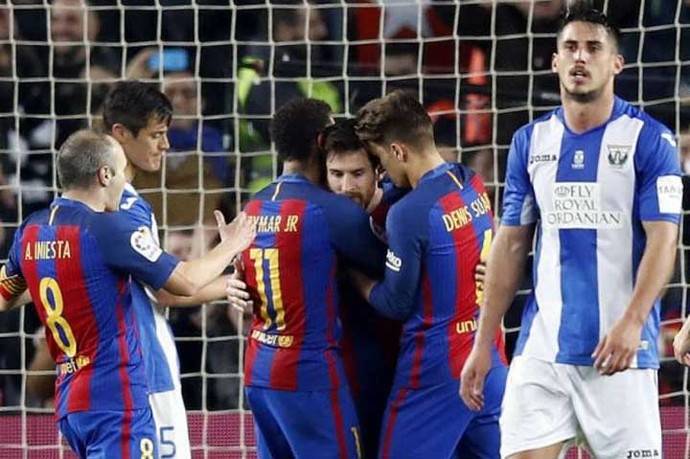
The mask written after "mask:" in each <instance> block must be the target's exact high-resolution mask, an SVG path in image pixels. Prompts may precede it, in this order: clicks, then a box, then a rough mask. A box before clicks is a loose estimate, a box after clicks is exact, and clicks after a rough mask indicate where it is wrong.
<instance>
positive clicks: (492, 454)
mask: <svg viewBox="0 0 690 459" xmlns="http://www.w3.org/2000/svg"><path fill="white" fill-rule="evenodd" d="M507 373H508V369H507V368H506V367H504V366H502V365H501V366H498V367H495V368H493V369H491V371H490V372H489V374H488V375H487V377H486V382H485V384H484V407H483V408H482V410H481V411H480V412H479V413H477V414H475V415H474V417H473V418H472V420H471V421H470V423H469V425H468V426H467V428H466V429H465V431H464V432H463V434H462V438H461V440H460V444H459V445H458V447H457V449H456V457H458V458H459V459H494V458H498V457H500V452H499V450H500V446H501V430H500V427H499V424H498V420H499V417H500V415H501V403H502V401H503V394H504V391H505V385H506V377H507Z"/></svg>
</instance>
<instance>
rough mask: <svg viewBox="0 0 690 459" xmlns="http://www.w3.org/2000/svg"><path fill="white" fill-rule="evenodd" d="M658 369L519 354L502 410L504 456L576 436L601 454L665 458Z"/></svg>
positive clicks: (606, 456)
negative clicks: (609, 371)
mask: <svg viewBox="0 0 690 459" xmlns="http://www.w3.org/2000/svg"><path fill="white" fill-rule="evenodd" d="M657 394H658V388H657V372H656V370H651V369H630V370H626V371H624V372H622V373H616V374H615V375H613V376H602V375H600V374H599V372H598V371H597V370H596V369H594V368H593V367H585V366H575V365H566V364H560V363H552V362H545V361H542V360H537V359H533V358H529V357H523V356H518V357H515V359H513V362H512V363H511V365H510V370H509V372H508V380H507V382H506V391H505V395H504V397H503V406H502V411H501V420H500V424H501V457H503V458H506V457H508V456H511V455H513V454H516V453H519V452H522V451H528V450H531V449H537V448H543V447H546V446H550V445H554V444H557V443H561V442H570V441H573V440H575V441H576V442H578V443H580V444H582V445H583V446H585V447H586V448H588V449H589V450H590V452H591V453H592V454H593V455H594V457H596V458H597V459H609V458H610V459H613V458H616V459H620V458H627V457H652V458H657V457H661V454H662V451H661V419H660V416H659V400H658V396H657Z"/></svg>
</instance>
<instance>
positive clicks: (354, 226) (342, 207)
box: [323, 195, 385, 278]
mask: <svg viewBox="0 0 690 459" xmlns="http://www.w3.org/2000/svg"><path fill="white" fill-rule="evenodd" d="M333 198H337V199H336V200H334V201H332V202H331V203H330V204H331V205H327V206H324V208H323V209H324V213H325V216H326V221H327V224H328V230H329V232H330V234H331V241H332V244H333V246H334V248H335V251H336V252H337V253H338V255H339V256H340V257H342V258H343V259H345V260H346V261H348V262H350V263H352V264H353V265H355V266H356V267H358V268H359V269H361V270H362V271H364V272H365V273H366V274H368V275H369V276H372V277H377V278H379V277H381V275H382V266H383V260H384V256H385V246H384V245H383V243H382V242H381V241H380V240H379V239H378V238H377V237H376V236H375V235H374V232H373V231H372V230H371V227H370V225H369V216H368V215H367V214H366V212H364V210H363V209H362V208H361V207H359V206H358V205H357V204H355V203H354V202H352V201H350V200H349V199H347V198H343V197H340V196H335V195H334V196H333Z"/></svg>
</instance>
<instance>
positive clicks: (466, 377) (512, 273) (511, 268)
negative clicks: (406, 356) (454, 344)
mask: <svg viewBox="0 0 690 459" xmlns="http://www.w3.org/2000/svg"><path fill="white" fill-rule="evenodd" d="M528 151H529V145H528V142H527V135H526V133H525V131H524V130H520V131H518V132H517V133H516V134H515V136H514V137H513V141H512V144H511V146H510V152H509V153H508V168H507V170H506V189H505V193H504V197H503V213H502V214H503V217H502V220H503V223H502V225H501V226H500V227H499V229H498V232H497V234H496V237H495V239H494V242H493V244H492V246H491V251H490V252H489V259H488V262H487V267H486V274H485V280H484V304H483V305H482V306H481V308H480V309H479V323H478V325H477V333H476V335H475V338H474V345H473V347H472V351H471V352H470V355H469V356H468V358H467V361H466V362H465V365H464V366H463V370H462V374H461V376H460V396H461V397H462V399H463V401H464V402H465V404H466V405H467V406H468V407H469V408H470V409H472V410H475V411H478V410H480V409H481V408H482V407H483V405H484V380H485V378H486V374H487V373H488V372H489V369H490V368H491V349H492V346H493V342H494V339H495V337H496V333H497V332H498V330H499V327H500V326H501V322H502V320H503V316H505V313H506V311H508V308H509V307H510V305H511V303H512V301H513V298H514V297H515V293H516V292H517V289H518V288H519V286H520V281H521V279H522V274H523V272H524V267H525V263H526V261H527V256H528V255H529V251H530V248H531V246H532V238H533V236H534V223H535V222H536V220H537V216H538V212H537V209H536V207H535V201H534V193H533V189H532V185H531V183H530V180H529V176H528V173H527V153H528Z"/></svg>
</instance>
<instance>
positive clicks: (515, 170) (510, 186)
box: [501, 129, 538, 226]
mask: <svg viewBox="0 0 690 459" xmlns="http://www.w3.org/2000/svg"><path fill="white" fill-rule="evenodd" d="M528 154H529V140H528V131H527V130H526V129H521V130H519V131H518V132H516V133H515V135H514V136H513V141H512V142H511V144H510V151H509V152H508V165H507V168H506V185H505V192H504V194H503V212H502V213H501V223H502V224H504V225H507V226H523V225H529V224H532V223H534V222H535V221H537V218H538V211H537V208H536V203H535V199H534V189H533V188H532V183H531V182H530V179H529V174H528V172H527V155H528Z"/></svg>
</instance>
